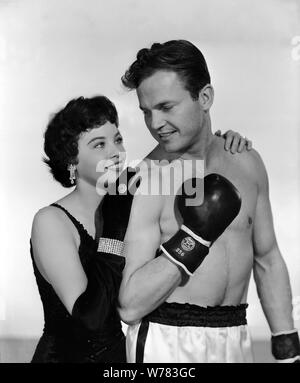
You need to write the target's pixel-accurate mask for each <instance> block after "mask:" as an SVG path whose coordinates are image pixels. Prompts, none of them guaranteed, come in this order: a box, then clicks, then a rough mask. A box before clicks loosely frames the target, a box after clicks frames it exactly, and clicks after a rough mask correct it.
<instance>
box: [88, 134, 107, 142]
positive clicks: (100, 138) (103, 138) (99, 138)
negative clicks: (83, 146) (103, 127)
mask: <svg viewBox="0 0 300 383" xmlns="http://www.w3.org/2000/svg"><path fill="white" fill-rule="evenodd" d="M105 139H106V137H104V136H101V137H94V138H92V139H91V140H90V141H89V142H88V144H90V143H91V142H93V141H96V140H105Z"/></svg>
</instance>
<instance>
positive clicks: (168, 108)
mask: <svg viewBox="0 0 300 383" xmlns="http://www.w3.org/2000/svg"><path fill="white" fill-rule="evenodd" d="M172 108H173V106H171V105H165V106H163V107H162V108H161V109H162V110H163V111H165V112H167V111H168V110H171V109H172Z"/></svg>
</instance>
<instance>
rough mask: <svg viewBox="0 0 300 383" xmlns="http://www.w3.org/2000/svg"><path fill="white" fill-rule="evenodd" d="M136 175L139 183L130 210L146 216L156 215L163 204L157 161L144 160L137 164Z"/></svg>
mask: <svg viewBox="0 0 300 383" xmlns="http://www.w3.org/2000/svg"><path fill="white" fill-rule="evenodd" d="M138 177H139V179H140V185H139V187H138V189H137V191H136V192H135V195H134V198H133V203H132V210H134V211H136V210H138V211H139V212H141V214H142V215H147V216H150V215H151V216H153V215H154V216H155V215H158V214H159V211H160V210H161V208H162V206H163V196H162V193H161V192H160V184H161V170H160V166H159V165H158V162H157V161H154V160H146V161H145V160H144V161H143V163H142V164H140V165H139V170H138Z"/></svg>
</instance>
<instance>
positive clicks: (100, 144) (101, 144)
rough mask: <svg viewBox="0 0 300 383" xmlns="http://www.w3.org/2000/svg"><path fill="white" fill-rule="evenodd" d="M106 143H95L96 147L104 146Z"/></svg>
mask: <svg viewBox="0 0 300 383" xmlns="http://www.w3.org/2000/svg"><path fill="white" fill-rule="evenodd" d="M104 146H105V143H104V142H99V143H98V144H97V145H95V148H104Z"/></svg>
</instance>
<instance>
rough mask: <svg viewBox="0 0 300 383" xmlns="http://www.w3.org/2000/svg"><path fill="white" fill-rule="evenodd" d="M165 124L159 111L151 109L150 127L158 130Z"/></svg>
mask: <svg viewBox="0 0 300 383" xmlns="http://www.w3.org/2000/svg"><path fill="white" fill-rule="evenodd" d="M164 125H165V121H164V119H163V116H162V114H161V113H160V112H159V111H153V112H152V115H151V124H150V126H151V129H153V130H158V129H160V128H162V127H163V126H164Z"/></svg>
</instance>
